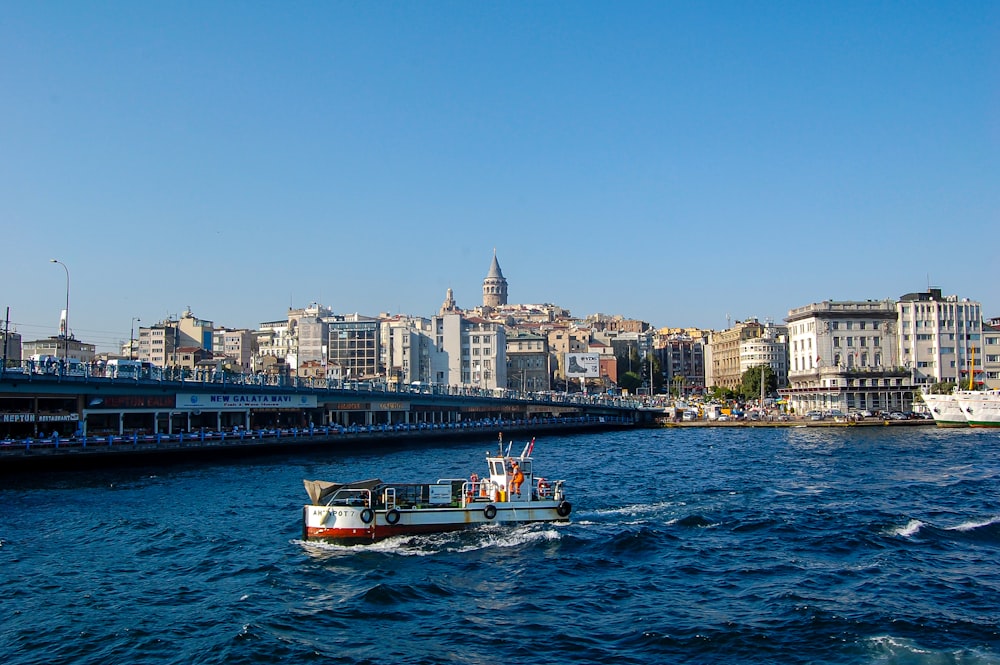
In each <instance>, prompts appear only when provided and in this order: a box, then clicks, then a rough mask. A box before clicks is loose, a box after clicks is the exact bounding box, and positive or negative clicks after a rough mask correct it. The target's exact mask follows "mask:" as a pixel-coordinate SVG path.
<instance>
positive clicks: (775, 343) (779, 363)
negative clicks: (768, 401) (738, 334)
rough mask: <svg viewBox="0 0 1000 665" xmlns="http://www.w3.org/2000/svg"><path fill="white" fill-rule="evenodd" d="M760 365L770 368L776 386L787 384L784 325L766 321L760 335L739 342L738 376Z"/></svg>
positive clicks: (785, 331)
mask: <svg viewBox="0 0 1000 665" xmlns="http://www.w3.org/2000/svg"><path fill="white" fill-rule="evenodd" d="M761 365H767V366H768V367H770V368H771V372H773V373H774V377H775V379H776V381H777V386H778V388H784V387H786V386H787V385H788V329H787V328H785V327H784V326H775V325H773V324H771V323H770V322H766V323H765V324H764V329H763V331H762V333H761V336H760V337H751V338H748V339H744V340H742V341H741V342H740V376H742V375H743V374H745V373H746V371H747V370H749V369H752V368H754V367H760V366H761Z"/></svg>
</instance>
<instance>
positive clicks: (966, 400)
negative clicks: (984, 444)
mask: <svg viewBox="0 0 1000 665" xmlns="http://www.w3.org/2000/svg"><path fill="white" fill-rule="evenodd" d="M955 397H956V399H957V401H958V405H959V407H960V408H961V410H962V412H963V413H964V414H965V419H966V421H967V422H968V424H969V427H1000V390H963V391H960V392H956V393H955Z"/></svg>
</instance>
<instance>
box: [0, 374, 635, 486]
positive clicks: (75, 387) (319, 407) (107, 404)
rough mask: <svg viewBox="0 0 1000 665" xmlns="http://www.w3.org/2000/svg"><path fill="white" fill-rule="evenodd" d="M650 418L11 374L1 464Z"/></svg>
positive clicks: (480, 397)
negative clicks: (16, 461)
mask: <svg viewBox="0 0 1000 665" xmlns="http://www.w3.org/2000/svg"><path fill="white" fill-rule="evenodd" d="M650 415H651V414H650V413H649V412H647V411H644V410H642V409H641V408H640V404H639V403H638V402H636V401H633V400H630V399H628V398H622V397H613V396H609V395H583V394H561V393H520V392H516V391H486V390H477V389H473V388H463V387H455V386H405V387H400V388H399V389H392V390H390V389H387V388H386V387H385V386H384V385H379V384H359V383H338V384H336V385H334V384H321V385H316V384H315V383H311V382H305V381H295V380H294V379H293V380H291V381H285V382H280V381H279V382H269V383H247V382H242V381H237V382H233V381H231V380H230V381H226V380H190V379H181V380H166V379H149V378H135V377H130V378H108V377H94V376H66V375H54V374H38V373H27V372H14V373H11V372H7V373H5V374H4V375H3V376H2V377H0V459H2V460H3V465H4V467H5V469H8V470H9V469H12V468H14V467H18V466H24V465H25V464H27V462H28V461H32V462H34V463H33V464H31V465H33V466H42V467H49V466H52V465H53V464H54V463H55V461H56V460H57V459H59V460H68V459H72V460H74V463H75V462H77V461H80V460H82V459H84V458H86V459H87V460H97V459H102V460H109V459H110V458H111V457H114V458H116V459H131V458H134V457H136V455H139V454H141V455H142V456H143V457H144V458H150V459H151V458H152V457H153V456H156V457H161V458H162V457H164V456H173V457H179V456H181V454H182V453H183V456H184V457H190V456H192V455H193V454H207V453H209V452H218V451H219V450H221V449H225V450H227V451H230V452H229V453H227V454H228V455H232V452H231V451H233V450H234V449H239V450H246V451H251V450H252V451H264V450H270V449H275V448H278V449H282V450H287V449H289V447H293V446H294V447H300V448H301V447H306V446H316V445H330V444H331V443H334V442H344V441H348V440H352V439H363V440H368V441H380V442H385V441H391V440H405V439H412V438H423V437H431V436H433V437H448V438H455V437H468V436H477V437H482V436H484V435H485V436H495V435H496V433H497V432H504V433H505V434H508V433H509V434H515V433H522V432H523V433H527V434H530V435H534V434H535V433H538V432H543V431H544V432H551V433H556V432H568V431H575V430H580V429H602V428H612V427H619V428H620V427H632V426H635V425H637V424H641V423H644V422H646V421H647V420H648V419H649V417H650ZM15 460H19V462H18V463H15Z"/></svg>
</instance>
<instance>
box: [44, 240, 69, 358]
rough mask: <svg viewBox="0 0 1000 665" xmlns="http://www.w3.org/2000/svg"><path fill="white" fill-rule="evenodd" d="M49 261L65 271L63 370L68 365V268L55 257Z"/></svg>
mask: <svg viewBox="0 0 1000 665" xmlns="http://www.w3.org/2000/svg"><path fill="white" fill-rule="evenodd" d="M49 263H58V264H59V265H61V266H62V267H63V270H65V271H66V320H65V321H64V322H63V323H64V325H65V326H66V329H65V330H64V331H63V342H64V344H63V371H65V370H66V369H67V365H69V268H67V267H66V264H65V263H63V262H62V261H59V260H57V259H49Z"/></svg>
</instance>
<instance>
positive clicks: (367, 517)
mask: <svg viewBox="0 0 1000 665" xmlns="http://www.w3.org/2000/svg"><path fill="white" fill-rule="evenodd" d="M359 517H361V521H362V522H364V523H365V524H371V521H372V520H373V519H375V511H374V510H372V509H371V508H365V509H364V510H362V511H361V515H359Z"/></svg>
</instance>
